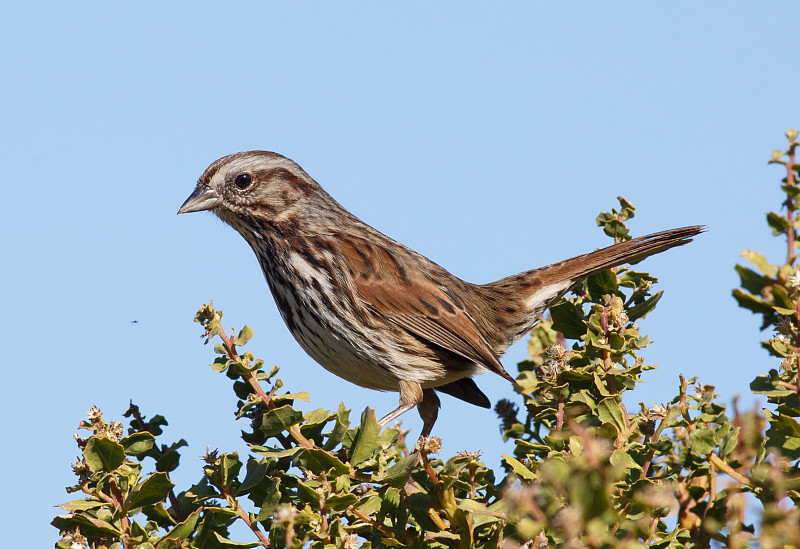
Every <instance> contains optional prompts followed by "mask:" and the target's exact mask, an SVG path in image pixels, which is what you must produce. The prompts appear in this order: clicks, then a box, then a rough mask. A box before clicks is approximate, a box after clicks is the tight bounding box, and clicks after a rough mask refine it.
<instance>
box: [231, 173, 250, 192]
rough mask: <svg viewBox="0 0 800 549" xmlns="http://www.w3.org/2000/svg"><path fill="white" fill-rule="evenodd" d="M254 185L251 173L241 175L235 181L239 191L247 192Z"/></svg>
mask: <svg viewBox="0 0 800 549" xmlns="http://www.w3.org/2000/svg"><path fill="white" fill-rule="evenodd" d="M252 183H253V176H251V175H250V174H249V173H240V174H239V175H237V176H236V179H234V180H233V184H234V185H236V186H237V187H238V188H239V189H242V190H245V189H246V188H247V187H249V186H250V185H251V184H252Z"/></svg>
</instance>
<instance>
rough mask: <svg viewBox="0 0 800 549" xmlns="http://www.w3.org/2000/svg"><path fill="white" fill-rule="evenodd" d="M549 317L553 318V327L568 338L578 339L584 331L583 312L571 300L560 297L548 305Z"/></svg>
mask: <svg viewBox="0 0 800 549" xmlns="http://www.w3.org/2000/svg"><path fill="white" fill-rule="evenodd" d="M550 318H552V319H553V329H554V330H555V331H557V332H561V333H562V334H563V335H564V337H566V338H568V339H580V338H581V336H582V335H583V334H585V333H586V324H585V323H584V321H583V312H582V311H581V310H580V309H579V308H578V307H576V306H575V304H574V303H572V302H571V301H567V300H566V299H561V300H559V302H558V303H556V304H555V305H553V306H552V307H550Z"/></svg>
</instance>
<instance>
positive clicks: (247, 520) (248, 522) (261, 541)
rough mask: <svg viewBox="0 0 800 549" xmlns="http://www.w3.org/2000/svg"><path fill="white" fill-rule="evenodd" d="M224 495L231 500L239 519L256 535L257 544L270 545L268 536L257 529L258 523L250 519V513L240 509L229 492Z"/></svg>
mask: <svg viewBox="0 0 800 549" xmlns="http://www.w3.org/2000/svg"><path fill="white" fill-rule="evenodd" d="M225 495H226V497H228V498H229V499H230V500H232V501H233V505H232V507H233V510H234V511H236V514H237V515H239V517H241V519H242V520H243V521H244V523H245V524H246V525H247V527H248V528H250V530H252V531H253V533H254V534H255V535H256V537H257V538H258V543H259V545H261V546H262V547H271V546H272V544H271V543H270V541H269V538H267V536H265V535H264V532H262V531H261V530H260V529H259V527H258V523H257V522H253V521H252V520H250V513H248V512H247V511H245V510H244V509H242V506H241V505H239V502H238V501H237V500H236V498H234V497H232V496H230V495H229V494H225Z"/></svg>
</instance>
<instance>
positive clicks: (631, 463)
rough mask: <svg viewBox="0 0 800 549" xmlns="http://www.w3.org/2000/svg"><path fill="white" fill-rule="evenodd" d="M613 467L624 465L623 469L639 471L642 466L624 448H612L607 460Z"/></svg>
mask: <svg viewBox="0 0 800 549" xmlns="http://www.w3.org/2000/svg"><path fill="white" fill-rule="evenodd" d="M609 461H610V462H611V465H613V466H614V467H624V468H625V469H636V470H639V471H641V470H642V466H641V465H639V464H638V463H636V460H634V459H633V458H632V457H631V455H630V454H629V453H628V452H625V451H624V450H614V452H612V454H611V459H610V460H609Z"/></svg>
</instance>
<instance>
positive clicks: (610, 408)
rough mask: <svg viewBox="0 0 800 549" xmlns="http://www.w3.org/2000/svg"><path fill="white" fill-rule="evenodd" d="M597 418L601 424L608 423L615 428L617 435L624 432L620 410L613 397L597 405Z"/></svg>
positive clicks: (623, 422)
mask: <svg viewBox="0 0 800 549" xmlns="http://www.w3.org/2000/svg"><path fill="white" fill-rule="evenodd" d="M597 417H598V418H599V419H600V421H602V422H603V423H609V424H611V425H613V426H614V427H616V429H617V433H619V434H622V433H624V432H625V419H624V418H623V416H622V409H621V408H620V405H619V402H617V399H616V398H615V397H608V398H604V399H603V400H601V401H600V403H599V404H598V405H597Z"/></svg>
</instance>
